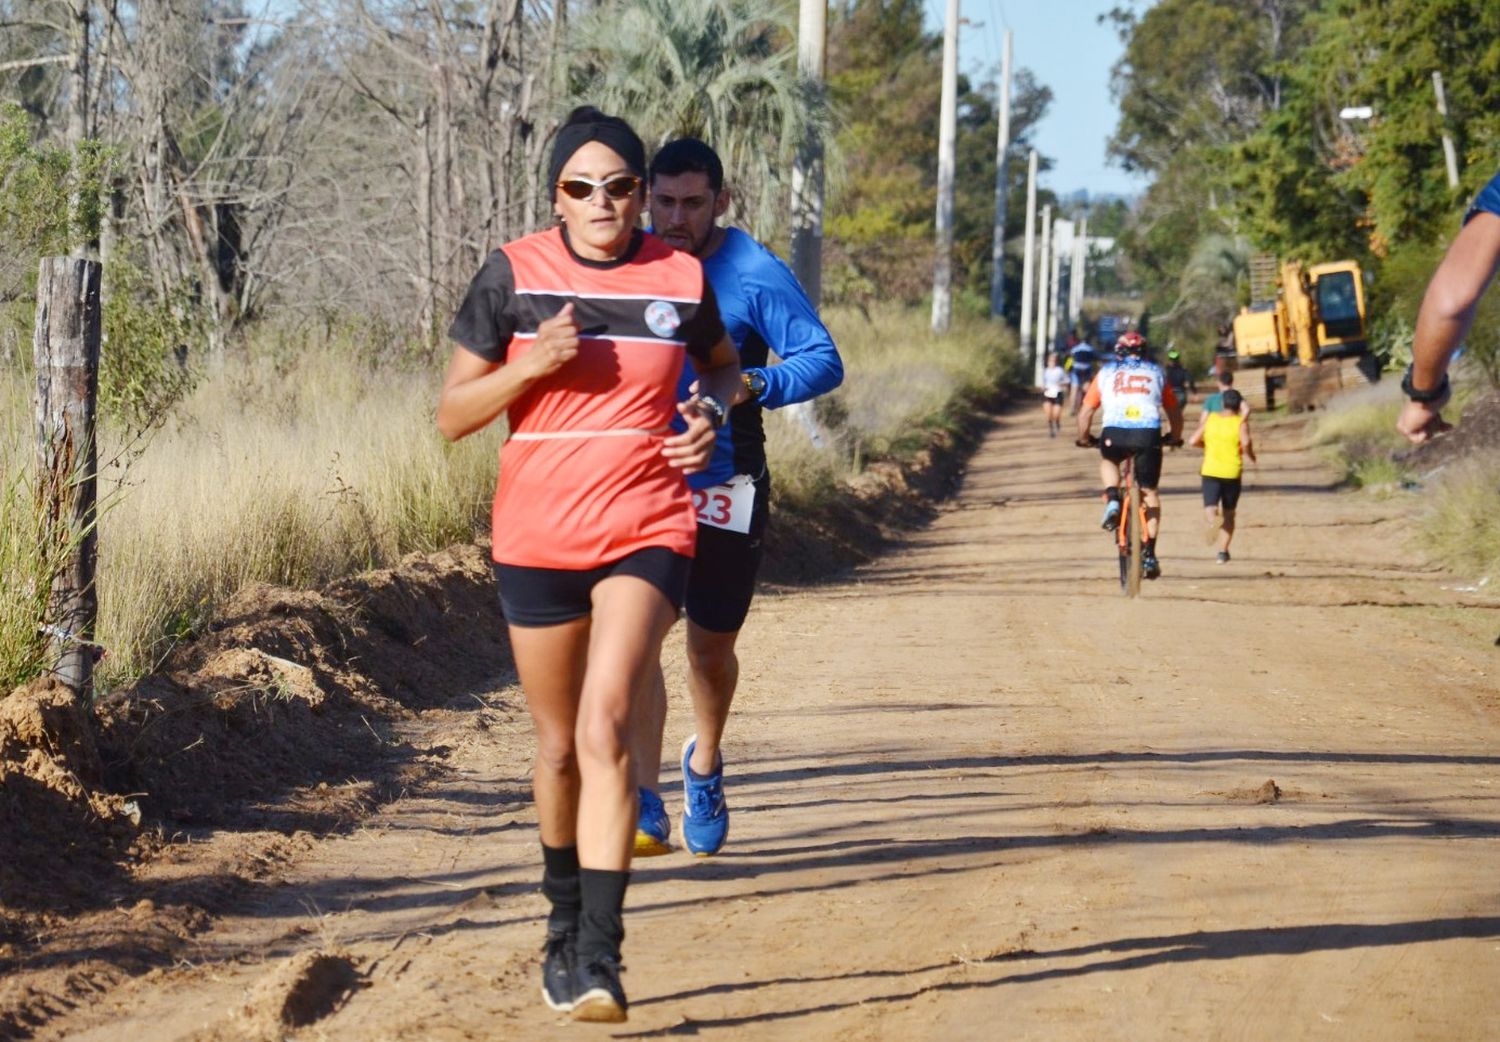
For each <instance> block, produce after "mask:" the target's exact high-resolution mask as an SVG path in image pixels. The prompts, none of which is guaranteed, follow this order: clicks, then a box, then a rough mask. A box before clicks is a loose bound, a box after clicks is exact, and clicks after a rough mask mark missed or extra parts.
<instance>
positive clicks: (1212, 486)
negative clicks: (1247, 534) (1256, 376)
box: [1189, 387, 1255, 564]
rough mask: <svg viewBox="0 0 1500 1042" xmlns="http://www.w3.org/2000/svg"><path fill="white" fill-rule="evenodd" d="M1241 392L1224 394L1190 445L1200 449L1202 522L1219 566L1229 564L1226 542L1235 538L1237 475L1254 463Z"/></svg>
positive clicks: (1200, 424)
mask: <svg viewBox="0 0 1500 1042" xmlns="http://www.w3.org/2000/svg"><path fill="white" fill-rule="evenodd" d="M1240 404H1241V398H1240V392H1239V391H1236V390H1235V389H1234V388H1232V387H1231V388H1230V389H1229V390H1227V391H1225V392H1224V394H1223V396H1222V400H1221V401H1220V403H1219V408H1218V410H1217V411H1215V412H1214V413H1212V414H1204V417H1203V421H1202V422H1201V423H1199V424H1198V429H1197V430H1195V431H1194V432H1193V436H1192V438H1190V439H1189V444H1192V445H1196V446H1199V447H1201V448H1202V449H1203V466H1202V467H1201V468H1199V471H1198V472H1199V473H1200V474H1201V475H1202V476H1203V519H1204V520H1205V521H1206V522H1207V523H1208V526H1209V530H1210V531H1211V532H1213V533H1214V550H1215V551H1217V554H1216V556H1217V558H1218V562H1219V563H1220V564H1228V563H1229V541H1230V540H1231V539H1233V538H1234V514H1235V510H1236V509H1237V508H1238V507H1239V502H1240V475H1241V474H1242V473H1244V469H1245V457H1246V456H1249V457H1250V462H1251V463H1254V462H1255V443H1254V442H1252V441H1251V440H1250V421H1249V420H1248V419H1246V418H1245V416H1244V414H1243V413H1241V412H1240Z"/></svg>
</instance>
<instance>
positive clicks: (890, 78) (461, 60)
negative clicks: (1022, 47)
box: [0, 0, 1050, 379]
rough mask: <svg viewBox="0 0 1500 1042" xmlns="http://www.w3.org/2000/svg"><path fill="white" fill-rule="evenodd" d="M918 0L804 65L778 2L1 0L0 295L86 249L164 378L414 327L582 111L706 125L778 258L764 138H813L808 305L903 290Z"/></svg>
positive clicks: (920, 231)
mask: <svg viewBox="0 0 1500 1042" xmlns="http://www.w3.org/2000/svg"><path fill="white" fill-rule="evenodd" d="M922 14H923V8H922V5H921V4H920V3H918V2H916V0H842V2H839V3H835V4H834V5H833V8H832V10H831V12H830V19H829V33H828V35H829V59H828V71H827V79H826V83H824V84H819V83H814V82H808V81H805V80H803V79H801V78H800V77H799V76H798V74H797V71H796V61H795V46H796V39H795V4H792V3H789V2H788V0H571V2H570V0H545V2H533V3H522V2H521V0H461V2H456V3H432V2H422V0H293V2H287V3H281V2H278V3H270V2H268V3H266V4H265V5H264V6H260V7H256V6H252V4H250V3H248V2H246V0H0V103H3V104H4V106H5V109H4V113H3V115H0V235H3V236H4V237H5V239H6V241H7V242H8V243H10V244H12V245H13V248H12V249H9V250H7V251H5V254H4V256H3V257H0V299H3V300H7V301H11V302H13V303H15V302H24V301H25V299H26V298H27V297H28V295H29V292H30V289H29V287H30V284H31V282H32V280H33V279H34V276H35V270H36V264H35V259H36V257H37V256H39V255H41V254H43V253H46V252H60V251H62V250H64V249H68V250H84V251H92V252H95V253H97V254H98V255H99V256H100V257H101V258H102V259H103V261H104V263H105V271H106V276H105V281H106V294H107V296H108V301H107V304H106V308H107V311H108V312H109V313H110V315H111V316H112V317H110V318H108V319H107V325H108V326H109V327H110V328H111V329H112V330H114V331H116V332H119V333H120V335H118V336H117V335H115V334H114V333H113V332H111V333H110V334H109V336H110V340H111V342H112V344H113V345H114V346H113V350H114V351H115V352H116V356H117V357H119V354H120V353H121V352H126V353H128V352H130V351H132V350H134V351H136V352H137V353H139V352H141V351H146V352H147V353H148V354H151V355H152V357H150V358H143V357H134V358H132V360H131V362H132V365H134V366H135V367H136V368H137V369H139V368H140V367H143V366H144V367H146V368H150V367H151V366H152V365H155V366H156V367H157V369H158V370H159V373H160V374H162V378H163V379H165V378H166V376H167V375H169V374H170V373H171V372H172V369H173V366H172V365H171V361H170V358H168V357H167V352H168V349H169V347H177V348H180V347H181V346H183V345H185V344H187V343H189V342H191V343H201V344H206V345H208V346H209V347H211V348H215V349H217V348H222V347H223V346H224V344H225V343H226V342H227V341H229V340H230V339H232V338H233V337H235V336H236V335H237V334H241V333H243V332H245V331H247V330H250V329H254V328H257V327H258V326H260V325H262V324H264V323H266V322H268V321H275V322H283V323H284V322H287V321H295V322H297V323H300V324H301V326H302V327H303V328H309V329H312V328H318V329H321V330H322V331H323V333H325V334H332V333H334V332H337V331H340V330H342V331H344V332H346V333H349V334H351V335H353V336H354V337H357V338H359V339H363V340H365V341H368V342H370V343H374V344H376V345H379V347H380V350H382V351H391V352H394V351H397V350H399V349H401V345H406V346H409V345H411V344H412V343H417V344H422V343H428V344H430V343H433V342H435V341H436V340H437V339H439V337H440V334H441V330H442V328H443V327H444V325H445V323H446V321H447V318H448V316H449V315H450V314H451V310H452V307H453V305H454V303H455V302H456V300H457V299H458V298H459V297H460V296H461V295H462V292H463V290H464V287H465V286H466V284H467V281H468V279H469V277H470V276H471V275H472V273H473V271H474V270H475V269H476V268H477V266H478V264H479V262H480V260H481V259H482V258H483V256H484V255H485V254H486V253H487V252H488V251H489V250H491V249H493V248H495V247H496V246H497V245H499V244H500V243H502V242H504V241H506V240H507V239H509V238H512V237H515V236H517V235H520V234H523V233H525V232H528V231H531V230H534V229H536V228H538V227H541V226H543V225H544V224H545V223H547V222H548V221H549V220H550V217H551V215H550V207H549V205H548V204H547V201H546V200H547V192H546V191H545V186H544V185H542V183H541V182H542V180H543V178H544V177H545V172H546V171H545V168H546V158H547V152H548V150H549V148H550V145H551V141H552V138H553V135H554V134H555V131H556V128H557V126H558V125H559V123H560V122H561V120H562V118H563V117H564V116H565V115H566V113H567V112H568V110H569V109H570V108H571V107H572V106H573V105H575V104H578V103H581V102H589V103H593V104H597V105H599V106H600V107H602V108H604V109H606V110H607V111H615V112H620V113H622V114H624V115H626V116H627V117H628V118H630V119H631V121H632V122H633V123H634V124H635V125H636V126H637V129H638V130H640V131H641V133H642V136H643V137H644V138H645V139H646V140H647V143H648V145H654V144H659V143H661V142H664V141H665V140H667V139H668V138H670V137H672V136H676V135H678V134H683V133H690V134H696V135H699V136H702V137H704V138H705V139H706V140H708V141H710V142H711V143H712V144H714V145H715V146H716V147H717V148H718V149H719V150H720V151H721V153H722V154H723V155H724V157H725V159H726V165H727V167H728V168H729V170H730V176H731V178H732V179H733V181H734V188H735V190H736V199H737V209H736V211H735V213H734V215H733V216H734V219H736V220H737V221H739V222H740V223H742V224H744V225H745V226H746V227H748V228H749V229H750V230H751V231H752V232H754V233H755V234H757V235H759V236H761V237H763V238H765V239H767V240H768V241H770V242H771V243H772V244H773V245H774V246H776V247H777V248H779V249H782V250H784V249H785V247H786V245H787V243H786V242H784V241H782V240H783V239H785V238H786V236H787V234H788V221H787V209H788V205H787V199H788V195H789V182H790V175H791V163H792V156H793V154H794V151H795V149H796V148H797V147H798V145H799V144H800V143H801V141H802V140H803V139H804V137H805V136H806V135H808V134H810V133H816V134H820V135H823V136H824V138H825V139H826V140H827V142H828V143H829V146H830V147H829V152H830V168H831V171H832V176H831V178H830V198H829V202H828V205H827V208H826V211H825V212H826V219H825V229H826V231H825V242H826V258H827V259H826V271H827V274H826V275H825V285H826V286H827V287H828V292H827V296H828V298H829V299H830V300H833V301H839V300H843V301H850V302H854V303H860V302H862V301H864V300H870V299H876V298H879V299H893V298H894V299H904V300H908V301H912V302H917V301H919V300H920V299H921V297H922V296H923V295H924V294H925V293H926V292H927V291H928V286H929V283H930V271H931V258H932V248H933V247H932V225H933V199H934V195H933V193H934V184H935V178H936V158H935V146H936V136H937V108H938V96H939V77H938V69H939V67H940V64H941V53H940V52H941V39H940V34H936V33H931V32H928V31H926V30H925V29H924V27H923V24H922ZM960 90H961V108H960V120H961V136H960V154H959V164H960V178H959V184H960V186H961V187H960V196H959V201H958V215H959V216H958V222H959V228H958V231H959V234H958V246H957V257H956V271H957V272H958V279H957V285H958V286H959V287H961V303H962V300H963V298H962V293H963V291H965V290H966V291H967V292H968V295H969V296H968V299H969V303H970V305H971V306H973V307H975V308H978V307H979V306H981V305H980V301H981V300H982V299H983V298H984V296H985V287H987V285H988V280H989V270H988V267H989V257H988V253H989V241H990V235H991V231H990V228H991V220H992V210H993V190H994V177H995V155H994V142H995V133H996V112H995V90H994V86H993V84H992V83H984V84H977V85H976V84H971V83H969V82H967V81H965V82H964V83H962V84H961V85H960ZM1014 98H1015V104H1014V110H1015V116H1014V118H1013V121H1012V127H1013V128H1014V129H1013V146H1012V154H1013V155H1020V156H1024V154H1025V152H1024V149H1025V148H1026V147H1027V145H1028V141H1029V138H1028V135H1029V133H1030V131H1031V130H1032V128H1034V126H1035V125H1036V123H1037V121H1038V120H1040V119H1041V118H1042V117H1043V115H1044V114H1045V111H1046V108H1047V104H1048V101H1049V100H1050V92H1049V91H1048V90H1047V88H1046V87H1045V86H1042V85H1040V84H1039V83H1037V82H1036V80H1035V78H1034V77H1033V76H1032V75H1031V74H1030V73H1029V72H1026V71H1025V70H1022V71H1020V72H1019V74H1018V77H1017V84H1016V90H1015V92H1014ZM1009 176H1010V179H1011V180H1012V182H1013V185H1012V190H1011V192H1010V193H1009V198H1010V199H1011V201H1012V214H1011V227H1012V228H1013V229H1015V233H1016V234H1017V235H1019V231H1020V227H1019V226H1020V223H1021V210H1020V206H1021V205H1022V204H1023V203H1024V194H1023V191H1022V187H1023V185H1022V179H1023V178H1024V169H1023V164H1022V163H1016V162H1013V163H1011V164H1010V173H1009ZM1017 200H1020V201H1021V202H1017ZM1018 264H1019V261H1018V259H1017V267H1016V270H1015V272H1014V273H1013V277H1014V278H1015V279H1016V280H1017V281H1018V277H1019V276H1018V273H1019V266H1018ZM1011 296H1012V299H1014V298H1015V296H1016V293H1015V292H1014V291H1013V292H1012V294H1011ZM15 321H17V322H18V321H19V320H15ZM126 334H128V336H127V335H126ZM125 339H129V340H130V343H131V345H134V346H133V347H132V346H130V345H127V344H125V343H123V342H122V341H123V340H125ZM142 345H146V346H144V347H143V346H142ZM164 359H165V360H164ZM109 365H110V363H109V361H108V359H106V367H107V368H108V366H109Z"/></svg>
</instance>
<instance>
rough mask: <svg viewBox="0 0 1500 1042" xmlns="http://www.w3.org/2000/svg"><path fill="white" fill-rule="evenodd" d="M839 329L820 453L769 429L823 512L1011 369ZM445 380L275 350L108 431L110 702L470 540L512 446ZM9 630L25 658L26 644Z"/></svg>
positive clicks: (1003, 354)
mask: <svg viewBox="0 0 1500 1042" xmlns="http://www.w3.org/2000/svg"><path fill="white" fill-rule="evenodd" d="M830 327H831V328H832V329H833V331H834V334H835V337H836V339H837V341H838V343H839V346H840V349H841V351H842V353H843V355H844V359H845V366H846V372H847V375H846V379H845V384H844V386H843V387H842V388H841V389H840V390H839V392H838V393H837V395H835V396H833V397H832V399H831V400H830V401H828V402H826V403H824V404H823V405H822V406H820V409H819V415H820V416H821V417H822V419H821V421H820V426H821V429H822V431H823V433H824V441H823V444H822V446H821V447H819V446H815V445H814V444H813V443H812V442H811V441H810V439H809V436H808V431H807V428H806V427H805V426H803V424H802V423H801V422H799V421H798V419H797V418H796V417H795V416H793V415H792V414H791V413H789V412H788V411H786V410H782V411H779V412H777V413H773V414H771V415H770V416H769V417H768V423H767V428H768V439H769V447H768V451H769V452H770V453H771V456H772V467H773V469H774V470H775V472H776V477H777V487H778V498H783V497H790V499H792V500H803V501H806V500H813V501H815V500H816V499H817V498H818V497H819V496H820V495H824V494H826V493H827V492H828V490H830V489H831V488H832V486H833V484H834V483H835V482H837V481H839V480H841V479H843V478H846V477H848V476H850V475H852V474H853V473H855V472H856V471H857V470H858V468H859V466H860V463H861V461H862V460H863V459H867V458H870V457H872V456H877V455H900V454H901V453H902V452H904V451H906V449H907V448H908V447H912V448H914V447H916V445H917V444H918V443H919V442H920V440H921V438H920V435H921V434H922V432H923V431H924V430H927V429H930V428H931V427H932V426H933V425H936V424H941V423H943V422H947V420H948V419H949V418H950V417H951V413H952V410H954V409H955V408H956V406H957V403H959V402H960V401H961V400H964V399H965V398H966V397H972V396H973V395H975V394H978V393H981V392H982V391H984V390H987V389H992V388H993V387H995V386H997V384H998V383H999V382H1000V381H1001V379H1002V377H1003V375H1004V374H1005V373H1006V372H1007V371H1008V367H1009V366H1010V364H1011V361H1010V360H1011V359H1012V358H1013V357H1014V352H1013V350H1012V348H1011V347H1010V346H1009V340H1008V339H1007V340H1006V341H1005V342H1004V343H1002V341H1001V339H1000V334H999V333H998V332H997V331H996V329H995V327H993V326H991V325H989V324H988V323H984V322H978V321H969V322H963V321H960V322H958V323H956V328H955V331H954V333H953V334H952V335H951V336H948V337H944V338H937V337H934V336H932V334H931V333H930V331H929V330H928V328H927V316H926V314H925V313H918V312H915V311H904V310H900V309H896V308H890V309H878V310H876V311H874V312H873V313H872V314H870V315H869V317H868V318H866V317H865V316H864V315H861V314H860V313H858V312H836V313H834V314H832V315H831V316H830ZM440 370H441V366H440V365H439V364H437V363H434V364H432V365H431V366H428V367H426V368H425V369H420V370H416V371H411V370H375V369H372V368H370V367H369V366H367V365H364V364H363V363H362V362H360V361H359V360H358V356H357V355H355V354H354V353H353V352H352V351H349V350H347V349H341V348H337V347H331V348H313V347H306V346H304V347H303V349H302V350H301V352H300V353H298V352H297V351H295V350H288V349H287V345H286V344H285V343H280V342H275V343H272V342H271V340H270V338H268V346H265V347H263V348H262V349H260V350H258V351H252V352H250V356H249V357H243V356H241V357H236V358H232V359H231V360H229V361H225V362H222V363H220V364H218V365H217V366H212V367H210V368H208V369H207V370H206V371H204V372H202V373H200V374H199V380H198V383H197V387H196V389H195V390H194V392H193V393H192V394H191V395H190V396H189V397H188V398H187V399H186V400H185V401H184V402H182V403H181V404H180V405H179V406H177V408H176V409H175V411H174V412H173V414H172V416H171V418H170V419H169V421H168V423H167V424H166V425H165V426H164V427H163V428H162V429H160V430H158V431H156V432H155V433H154V434H152V435H151V436H150V437H149V438H148V439H147V440H146V441H145V442H144V443H142V444H140V445H123V444H121V442H122V439H123V437H124V436H123V435H122V434H120V433H119V432H116V431H114V430H112V429H109V428H106V430H105V432H104V434H103V437H102V441H103V446H102V449H103V451H102V457H103V459H104V460H105V464H104V467H103V473H102V474H101V482H100V493H101V496H103V497H104V498H105V500H106V502H107V504H108V505H107V508H106V509H105V510H104V512H103V514H102V517H101V521H100V547H101V552H100V560H99V580H98V581H99V594H100V623H99V630H98V639H99V641H100V643H102V644H103V645H104V646H105V647H106V648H108V649H109V656H108V658H107V659H106V661H105V663H104V664H103V667H102V671H101V682H102V683H103V684H105V685H107V684H109V683H111V682H114V681H118V680H120V679H123V678H127V677H131V676H134V675H138V674H139V673H141V672H144V671H147V670H149V669H150V668H152V666H153V665H154V664H155V663H157V662H158V661H159V660H160V659H161V657H162V656H163V655H164V654H165V652H167V651H168V650H170V648H171V647H173V646H174V644H175V643H176V642H178V641H180V640H182V639H184V638H186V637H189V636H191V635H192V634H193V633H194V632H195V631H196V630H198V629H199V628H200V627H201V626H202V625H203V624H204V623H205V622H206V621H207V620H208V619H209V618H210V617H211V616H212V615H213V613H214V612H215V611H216V610H217V608H218V607H219V606H221V605H222V604H223V603H224V602H225V600H226V599H227V598H229V597H231V596H232V595H233V594H234V593H235V592H236V591H237V590H238V589H240V588H241V587H242V586H243V585H245V584H247V583H252V582H269V583H276V584H281V585H287V586H292V587H310V586H316V585H319V584H321V583H324V582H326V581H328V580H330V579H332V578H335V577H338V576H341V575H345V574H348V573H351V572H355V571H359V570H362V569H365V568H369V567H377V566H382V565H387V564H391V563H393V562H395V561H396V560H398V559H399V558H400V557H401V556H402V555H404V554H406V553H409V552H412V551H425V550H433V549H437V548H440V547H443V546H447V545H449V544H451V543H454V542H460V541H463V540H467V539H471V538H473V536H474V534H475V532H476V530H477V529H480V528H482V527H483V526H484V525H485V523H486V519H487V517H488V512H489V502H490V497H491V494H492V491H493V487H494V480H495V453H496V449H497V446H498V445H499V443H500V440H501V438H502V437H503V434H504V432H503V429H501V428H499V427H497V428H494V429H491V430H488V431H485V432H483V433H481V434H478V435H474V436H472V437H470V438H467V439H465V440H464V441H462V442H459V443H458V444H457V445H449V444H447V443H446V442H444V441H443V439H442V438H441V437H440V436H439V435H438V434H437V432H436V430H435V429H434V426H433V420H432V413H433V408H434V404H435V402H436V399H437V391H438V386H439V382H440V379H441V371H440ZM0 391H3V395H0V424H3V426H0V433H3V435H4V446H3V453H4V454H3V455H0V462H3V463H4V465H5V473H6V474H7V475H14V474H17V473H21V472H23V471H24V470H25V468H26V467H28V466H29V460H30V456H29V451H30V450H29V434H28V432H29V426H30V418H29V409H30V404H29V393H30V389H29V385H28V384H27V383H26V381H25V380H24V379H22V378H20V377H19V375H13V376H12V377H11V378H10V379H8V380H7V381H6V382H5V385H4V387H3V389H0ZM18 502H19V501H18ZM4 514H5V516H4V517H3V518H0V520H3V521H4V522H5V525H6V526H7V527H6V529H5V531H7V532H9V531H11V530H12V529H14V530H15V531H16V532H22V529H21V528H20V527H17V526H18V525H20V524H21V520H22V519H21V517H20V514H19V513H18V510H17V508H16V506H15V505H14V504H12V503H10V502H9V501H7V502H6V503H5V505H4ZM17 538H18V539H20V540H21V541H20V542H18V543H16V545H17V546H22V545H24V541H25V538H24V533H23V534H22V535H20V536H18V537H17ZM6 583H7V595H8V594H9V592H10V586H11V585H12V580H11V578H10V576H9V575H7V576H6ZM7 599H8V600H10V599H11V598H10V597H9V596H7ZM22 614H23V615H25V613H24V612H23V613H22ZM6 625H9V626H10V628H11V629H15V630H17V632H18V633H19V634H20V636H21V637H22V638H24V637H25V636H26V634H27V630H28V628H29V627H33V626H34V624H33V623H30V622H28V621H27V619H25V618H21V619H20V620H19V621H18V622H16V623H14V624H10V623H7V624H6ZM33 632H34V630H33ZM4 639H7V638H4V637H0V641H3V640H4ZM4 679H6V678H5V677H4V676H0V680H4Z"/></svg>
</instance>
